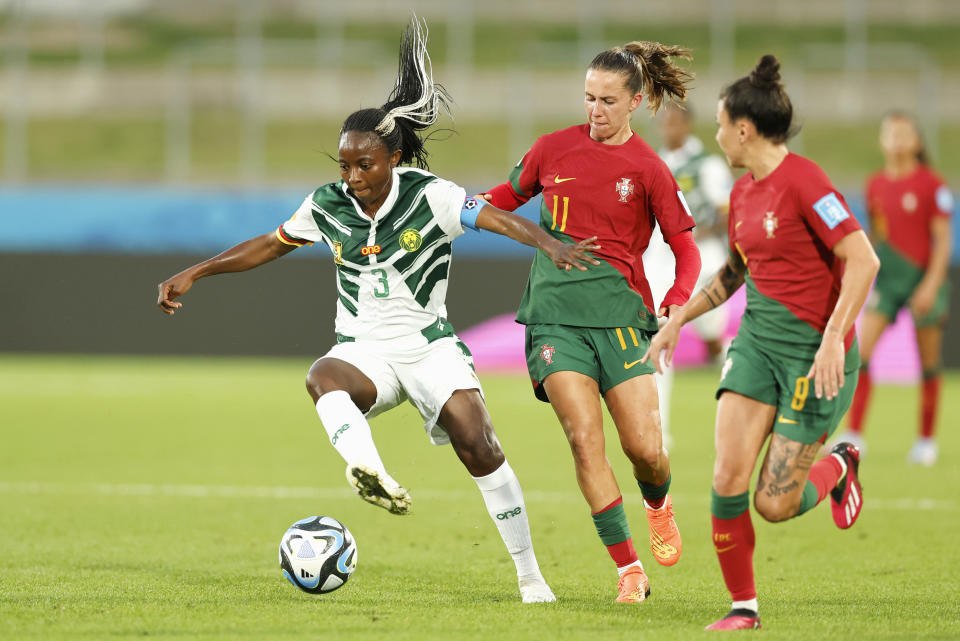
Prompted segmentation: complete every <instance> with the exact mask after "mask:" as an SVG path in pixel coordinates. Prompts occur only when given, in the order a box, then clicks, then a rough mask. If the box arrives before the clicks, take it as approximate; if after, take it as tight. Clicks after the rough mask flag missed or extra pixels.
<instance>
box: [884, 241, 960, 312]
mask: <svg viewBox="0 0 960 641" xmlns="http://www.w3.org/2000/svg"><path fill="white" fill-rule="evenodd" d="M877 256H879V257H880V271H879V272H878V273H877V282H876V284H875V285H874V287H873V291H872V292H871V293H870V297H869V298H868V299H867V309H870V310H873V311H875V312H878V313H880V314H882V315H883V316H884V317H886V319H887V320H888V321H889V322H891V323H892V322H894V321H895V320H896V319H897V313H898V312H899V311H900V310H901V309H902V308H904V307H906V306H907V305H908V304H909V302H910V297H911V296H912V295H913V292H914V290H916V288H917V285H919V284H920V281H921V280H923V274H924V272H923V270H922V269H920V268H919V267H917V266H916V265H914V264H913V263H911V262H909V261H907V259H905V258H903V257H902V256H901V255H900V254H898V253H897V252H895V251H894V250H892V249H890V248H889V247H888V246H887V245H885V244H880V245H878V246H877ZM949 309H950V283H948V282H944V283H943V285H941V286H940V290H939V291H938V292H937V299H936V302H934V304H933V307H932V308H931V309H930V311H929V312H927V313H926V314H924V315H923V316H922V317H919V318H918V317H916V316H914V318H913V324H914V325H916V326H917V327H931V326H933V325H939V324H941V323H943V322H944V321H945V320H946V318H947V311H948V310H949Z"/></svg>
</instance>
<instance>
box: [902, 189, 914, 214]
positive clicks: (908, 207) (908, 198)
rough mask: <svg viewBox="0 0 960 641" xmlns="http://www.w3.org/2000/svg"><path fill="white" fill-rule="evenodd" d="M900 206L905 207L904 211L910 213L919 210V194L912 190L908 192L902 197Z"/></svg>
mask: <svg viewBox="0 0 960 641" xmlns="http://www.w3.org/2000/svg"><path fill="white" fill-rule="evenodd" d="M900 206H901V207H903V211H905V212H907V213H908V214H912V213H913V212H915V211H917V195H916V194H915V193H913V192H912V191H908V192H906V193H905V194H904V195H903V198H901V199H900Z"/></svg>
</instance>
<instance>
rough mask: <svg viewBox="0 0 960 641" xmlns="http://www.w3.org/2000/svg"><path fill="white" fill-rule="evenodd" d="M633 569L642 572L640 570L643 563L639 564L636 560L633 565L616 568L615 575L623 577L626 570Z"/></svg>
mask: <svg viewBox="0 0 960 641" xmlns="http://www.w3.org/2000/svg"><path fill="white" fill-rule="evenodd" d="M633 567H639V568H640V569H641V570H642V569H643V563H641V562H640V560H639V559H638V560H636V561H634V562H633V563H630V564H628V565H625V566H623V567H622V568H620V567H618V568H617V575H619V576H623V575H624V574H626V573H627V570H629V569H630V568H633Z"/></svg>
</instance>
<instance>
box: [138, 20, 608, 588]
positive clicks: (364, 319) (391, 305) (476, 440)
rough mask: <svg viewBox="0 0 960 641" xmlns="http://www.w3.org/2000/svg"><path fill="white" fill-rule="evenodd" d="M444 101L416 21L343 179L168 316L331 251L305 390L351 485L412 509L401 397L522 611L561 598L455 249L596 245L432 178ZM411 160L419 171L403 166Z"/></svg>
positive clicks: (553, 256)
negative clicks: (384, 427) (456, 478)
mask: <svg viewBox="0 0 960 641" xmlns="http://www.w3.org/2000/svg"><path fill="white" fill-rule="evenodd" d="M447 104H448V97H447V95H446V93H445V91H444V90H443V88H442V87H440V86H439V85H435V84H434V83H433V77H432V73H431V68H430V59H429V56H428V55H427V51H426V29H425V25H421V24H420V22H419V21H418V20H417V19H416V18H414V20H413V21H412V22H411V24H410V26H409V27H408V28H407V30H406V32H405V34H404V39H403V43H402V45H401V48H400V70H399V76H398V78H397V83H396V87H395V89H394V91H393V93H392V94H391V95H390V97H389V99H388V100H387V102H386V103H385V104H384V105H383V106H382V107H381V108H379V109H361V110H360V111H357V112H354V113H353V114H351V115H350V116H349V117H347V119H346V120H345V121H344V123H343V126H342V127H341V131H340V144H339V164H340V176H341V180H340V181H339V182H336V183H330V184H327V185H324V186H322V187H320V188H319V189H317V190H316V191H314V192H313V193H312V194H311V195H310V196H308V197H307V198H306V199H305V200H304V201H303V204H302V205H301V206H300V208H299V209H298V210H297V211H296V213H295V214H294V215H293V217H292V218H291V219H290V220H288V221H287V222H285V223H283V224H282V225H281V226H280V227H279V229H277V230H276V231H275V232H270V233H268V234H265V235H262V236H258V237H256V238H252V239H250V240H248V241H246V242H244V243H241V244H239V245H237V246H235V247H233V248H231V249H228V250H227V251H225V252H223V253H222V254H220V255H218V256H215V257H213V258H210V259H209V260H206V261H203V262H202V263H199V264H197V265H194V266H193V267H190V268H188V269H186V270H184V271H182V272H180V273H179V274H177V275H175V276H173V277H172V278H170V279H168V280H166V281H164V282H163V283H161V284H160V285H159V289H160V293H159V298H158V300H157V304H158V305H159V306H160V308H161V309H162V310H163V311H164V312H165V313H167V314H173V313H174V312H175V311H176V310H178V309H180V307H181V303H180V302H177V301H176V299H177V298H178V297H180V296H182V295H183V294H185V293H186V292H187V291H188V290H189V289H190V287H191V286H192V285H193V283H194V282H195V281H196V280H198V279H199V278H203V277H206V276H212V275H214V274H222V273H226V272H238V271H244V270H247V269H252V268H254V267H257V266H259V265H262V264H264V263H266V262H268V261H271V260H273V259H275V258H279V257H281V256H283V255H285V254H287V253H289V252H290V251H292V250H294V249H295V248H297V247H300V246H302V245H306V244H309V243H312V242H323V243H325V244H326V245H327V246H328V247H329V248H330V250H331V252H332V253H333V260H334V263H335V264H336V271H337V289H338V291H339V297H338V300H337V301H336V307H337V319H336V329H337V344H336V345H335V346H334V347H333V348H331V349H330V351H329V352H327V354H326V355H325V356H323V357H321V358H320V359H318V360H317V361H316V362H315V363H314V364H313V366H312V367H311V368H310V371H309V373H308V374H307V380H306V385H307V391H308V392H309V394H310V396H311V398H312V399H313V402H314V403H315V404H316V409H317V413H318V415H319V416H320V420H321V421H322V422H323V426H324V428H325V429H326V431H327V433H328V435H329V437H330V442H331V443H332V444H333V446H334V447H335V448H336V450H337V452H339V453H340V455H341V456H342V457H343V458H344V460H345V461H346V463H347V468H346V473H347V479H348V481H349V482H350V484H351V485H352V486H353V487H354V489H355V490H356V491H357V493H358V494H359V495H360V496H361V497H362V498H364V499H365V500H367V501H369V502H371V503H373V504H375V505H379V506H381V507H384V508H386V509H388V510H389V511H390V512H392V513H394V514H403V513H406V512H407V511H408V510H409V508H410V495H409V494H408V492H407V491H406V490H405V489H404V488H403V487H401V486H400V485H399V484H398V483H397V482H396V481H395V480H394V479H393V478H391V476H390V475H389V474H387V471H386V468H385V466H384V463H383V461H382V459H381V458H380V454H379V452H378V451H377V448H376V446H375V444H374V442H373V438H372V435H371V431H370V426H369V424H368V423H367V419H368V418H370V417H373V416H376V415H377V414H380V413H382V412H384V411H386V410H389V409H391V408H393V407H395V406H397V405H399V404H400V403H402V402H403V401H404V400H406V399H409V400H410V402H411V403H412V404H413V405H414V406H415V407H416V408H417V410H419V412H420V415H421V416H422V417H423V421H424V428H425V429H426V431H427V434H428V436H429V437H430V440H431V441H432V442H433V443H435V444H438V445H439V444H444V443H451V444H452V445H453V449H454V451H455V452H456V454H457V456H458V457H459V458H460V460H461V461H462V462H463V465H464V466H465V467H466V469H467V471H468V472H469V473H470V475H471V476H472V477H473V478H474V480H475V481H476V483H477V486H478V487H479V489H480V491H481V494H482V495H483V499H484V502H485V504H486V507H487V510H488V512H489V514H490V517H491V518H492V519H493V522H494V524H495V525H496V526H497V528H498V530H499V532H500V535H501V537H502V538H503V541H504V543H505V544H506V547H507V550H508V551H509V553H510V555H511V556H512V558H513V561H514V563H515V565H516V570H517V577H518V583H519V587H520V594H521V598H522V600H523V602H524V603H532V602H543V601H553V600H555V599H554V595H553V593H552V592H551V590H550V588H549V586H548V585H547V583H546V582H545V581H544V579H543V576H542V574H541V572H540V568H539V566H538V564H537V559H536V556H535V555H534V551H533V544H532V542H531V540H530V528H529V523H528V520H527V513H526V507H525V505H524V500H523V494H522V492H521V489H520V483H519V481H518V480H517V477H516V475H515V474H514V472H513V470H512V469H511V468H510V465H509V463H507V461H506V459H505V457H504V455H503V452H502V451H501V448H500V444H499V442H498V440H497V435H496V433H495V432H494V429H493V425H492V423H491V420H490V415H489V414H488V412H487V409H486V406H485V405H484V402H483V396H482V390H481V387H480V381H479V380H478V379H477V375H476V373H475V372H474V370H473V359H472V357H471V355H470V352H469V350H467V348H466V346H465V345H464V344H463V343H462V342H460V340H459V339H458V338H457V336H456V334H454V332H453V328H452V327H451V326H450V323H449V322H448V321H447V319H446V307H445V305H444V299H445V297H446V290H447V276H448V273H449V268H450V255H451V242H452V241H453V239H454V238H456V237H457V236H459V235H460V234H463V233H464V226H469V227H473V228H479V229H486V230H489V231H492V232H494V233H498V234H503V235H505V236H508V237H510V238H513V239H514V240H517V241H519V242H522V243H525V244H527V245H531V246H533V247H536V248H537V249H539V250H540V253H542V254H543V256H544V257H545V258H546V260H547V261H548V262H550V264H551V265H553V266H554V268H559V270H572V271H579V270H581V269H585V267H584V265H583V263H584V262H586V263H591V264H596V262H597V261H595V260H594V259H592V258H590V257H589V256H588V254H587V253H586V252H587V251H588V250H590V249H593V248H594V247H595V245H593V242H592V239H588V240H586V241H585V242H582V243H576V244H575V243H564V242H562V241H560V240H557V239H556V238H553V237H552V236H550V235H549V234H547V233H546V232H544V231H543V230H541V229H540V228H539V227H537V226H536V225H535V224H533V223H532V222H530V221H528V220H526V219H524V218H522V217H520V216H517V215H515V214H513V213H510V212H505V211H500V210H497V209H496V208H495V207H493V206H490V205H487V204H486V203H485V202H483V201H477V200H476V199H474V198H471V197H468V196H467V194H466V192H465V191H464V189H463V188H461V187H459V186H457V185H455V184H454V183H451V182H449V181H446V180H442V179H440V178H438V177H436V176H434V175H433V174H431V173H429V172H427V171H426V170H425V169H426V167H427V162H426V161H427V151H426V149H425V148H424V140H423V139H422V138H421V137H420V135H419V133H418V132H419V131H421V130H423V129H426V128H427V127H429V126H431V125H433V124H434V123H435V122H436V120H437V118H438V117H439V115H440V111H441V110H442V109H445V108H446V106H447ZM410 163H415V164H416V165H417V168H413V167H403V166H401V165H408V164H410Z"/></svg>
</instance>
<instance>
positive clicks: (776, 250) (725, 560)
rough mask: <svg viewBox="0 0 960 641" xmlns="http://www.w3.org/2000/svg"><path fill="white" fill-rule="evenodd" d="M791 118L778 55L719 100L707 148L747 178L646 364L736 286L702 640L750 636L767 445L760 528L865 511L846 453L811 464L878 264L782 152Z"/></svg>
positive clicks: (847, 375) (846, 214)
mask: <svg viewBox="0 0 960 641" xmlns="http://www.w3.org/2000/svg"><path fill="white" fill-rule="evenodd" d="M792 121H793V107H792V105H791V103H790V98H789V96H788V95H787V93H786V91H785V90H784V88H783V85H782V84H781V83H780V63H779V62H778V61H777V59H776V58H775V57H774V56H771V55H767V56H764V57H763V58H762V59H761V60H760V62H759V63H758V64H757V66H756V68H755V69H754V70H753V71H752V72H751V73H750V74H749V75H748V76H744V77H743V78H740V79H739V80H737V81H735V82H734V83H733V84H731V85H730V86H728V87H726V88H725V89H724V90H723V92H722V93H721V98H720V102H719V105H718V107H717V123H718V125H719V127H718V130H717V142H718V144H719V145H720V149H721V150H723V153H724V154H725V155H726V157H727V161H728V162H729V163H730V165H731V166H733V167H744V168H746V169H747V170H748V171H747V173H746V174H744V176H743V177H741V178H740V179H739V180H738V181H737V182H736V184H735V185H734V186H733V191H732V192H731V194H730V209H729V219H728V221H727V225H728V227H727V232H728V235H729V237H730V241H729V248H730V253H729V258H728V259H727V264H726V265H725V266H724V267H722V268H721V269H720V270H719V271H718V272H717V273H716V275H715V276H714V278H713V280H712V282H711V283H710V284H708V285H707V286H706V287H704V288H703V289H701V290H700V291H699V292H697V294H695V295H694V296H693V297H692V298H691V299H690V301H689V302H688V303H687V304H686V305H684V306H683V307H682V308H680V309H678V310H676V311H675V312H674V313H673V314H671V315H670V320H669V321H668V322H667V324H666V325H665V326H664V327H663V328H662V329H661V330H660V332H659V333H658V334H657V335H656V336H655V337H654V338H653V340H652V341H651V344H650V349H649V350H648V351H647V353H646V354H645V355H644V357H643V360H644V362H652V363H654V364H656V365H657V368H658V369H660V362H661V361H660V358H661V355H663V354H662V353H663V352H665V353H666V354H665V356H666V359H665V360H666V362H667V363H668V364H669V362H670V359H671V358H672V355H673V350H674V348H675V347H676V344H677V337H678V335H679V332H680V327H681V326H682V325H683V324H684V323H685V322H688V321H690V320H693V319H694V318H696V317H698V316H700V315H701V314H704V313H706V312H708V311H709V310H711V309H713V308H714V307H716V306H717V305H719V304H720V303H721V302H723V301H725V300H726V299H727V298H729V297H730V295H732V294H733V293H734V292H735V291H736V290H737V289H738V288H739V287H740V286H741V285H743V284H744V283H746V288H747V308H746V311H745V312H744V315H743V318H742V320H741V323H740V329H739V330H738V332H737V336H736V338H735V339H734V341H733V343H732V344H731V346H730V349H729V350H728V352H727V358H726V361H725V362H724V365H723V370H722V372H721V375H720V385H719V389H718V391H717V398H718V399H719V402H718V403H717V420H716V434H715V442H716V448H717V457H716V462H715V463H714V467H713V500H712V502H711V506H710V512H711V517H712V519H711V521H712V525H713V543H714V547H715V549H716V553H717V559H718V560H719V562H720V570H721V572H722V573H723V578H724V582H725V583H726V585H727V589H728V590H729V592H730V595H731V598H732V601H733V604H732V607H731V610H730V613H729V614H728V615H727V616H725V617H723V618H722V619H720V620H718V621H716V622H714V623H713V624H711V625H709V626H708V627H707V629H708V630H738V629H751V628H759V627H760V617H759V614H758V610H757V590H756V586H755V584H754V580H753V551H754V544H755V537H754V531H753V524H752V522H751V520H750V495H749V489H750V477H751V474H752V473H753V469H754V467H755V466H756V462H757V459H758V458H760V451H761V449H762V448H763V445H764V443H765V442H766V441H767V440H768V439H769V441H770V445H769V447H768V448H767V451H766V454H764V455H763V457H762V458H763V464H762V467H761V469H760V477H759V480H758V482H757V488H756V491H755V492H754V495H753V499H754V504H755V506H756V509H757V512H759V513H760V515H761V516H763V517H764V518H765V519H767V520H768V521H785V520H787V519H790V518H792V517H794V516H797V515H799V514H803V513H805V512H807V511H808V510H810V509H811V508H813V507H814V506H816V505H817V504H818V503H819V502H820V501H822V500H823V499H824V498H826V497H827V495H829V496H830V499H831V504H832V512H833V520H834V522H835V523H836V524H837V526H838V527H840V528H844V529H845V528H849V527H850V526H852V525H853V524H854V522H855V521H856V520H857V517H858V516H859V514H860V509H861V508H862V506H863V495H862V491H861V488H860V483H859V481H858V480H857V471H858V467H859V462H860V455H859V451H858V450H857V448H856V447H855V446H853V445H851V444H850V443H839V444H838V445H837V446H836V447H834V448H833V450H832V451H831V453H830V454H829V455H828V456H826V457H824V458H822V459H820V460H819V461H816V462H814V461H815V460H816V458H817V454H818V453H819V451H820V448H821V446H822V445H823V443H824V441H825V440H826V439H827V438H828V437H829V436H830V434H831V433H832V432H833V431H834V430H835V429H836V427H837V424H838V423H839V421H840V418H841V417H842V416H843V414H844V412H846V411H847V408H848V407H850V399H851V398H852V396H853V389H854V388H855V387H856V377H857V368H858V367H859V365H860V358H859V354H858V350H857V344H856V334H855V333H854V329H853V323H854V320H855V319H856V317H857V314H858V313H859V311H860V309H861V307H863V303H864V300H866V297H867V291H868V290H869V288H870V282H871V281H872V280H873V277H874V275H875V274H876V273H877V268H878V266H879V261H878V260H877V256H876V254H874V253H873V249H872V248H871V247H870V241H869V240H867V237H866V234H864V233H863V231H862V230H861V229H860V225H859V224H858V223H857V221H856V219H855V218H854V217H853V215H852V214H851V213H850V210H849V208H848V207H847V205H846V203H845V202H844V200H843V196H842V195H841V194H840V193H839V192H838V191H837V190H836V189H834V187H833V185H832V184H831V183H830V180H829V178H827V176H826V174H824V172H823V170H821V169H820V168H819V167H818V166H817V165H816V164H815V163H813V162H812V161H810V160H807V159H806V158H802V157H800V156H797V155H796V154H793V153H790V151H789V150H788V149H787V145H786V141H787V139H788V138H789V136H790V134H791V133H792V131H793V129H792Z"/></svg>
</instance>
